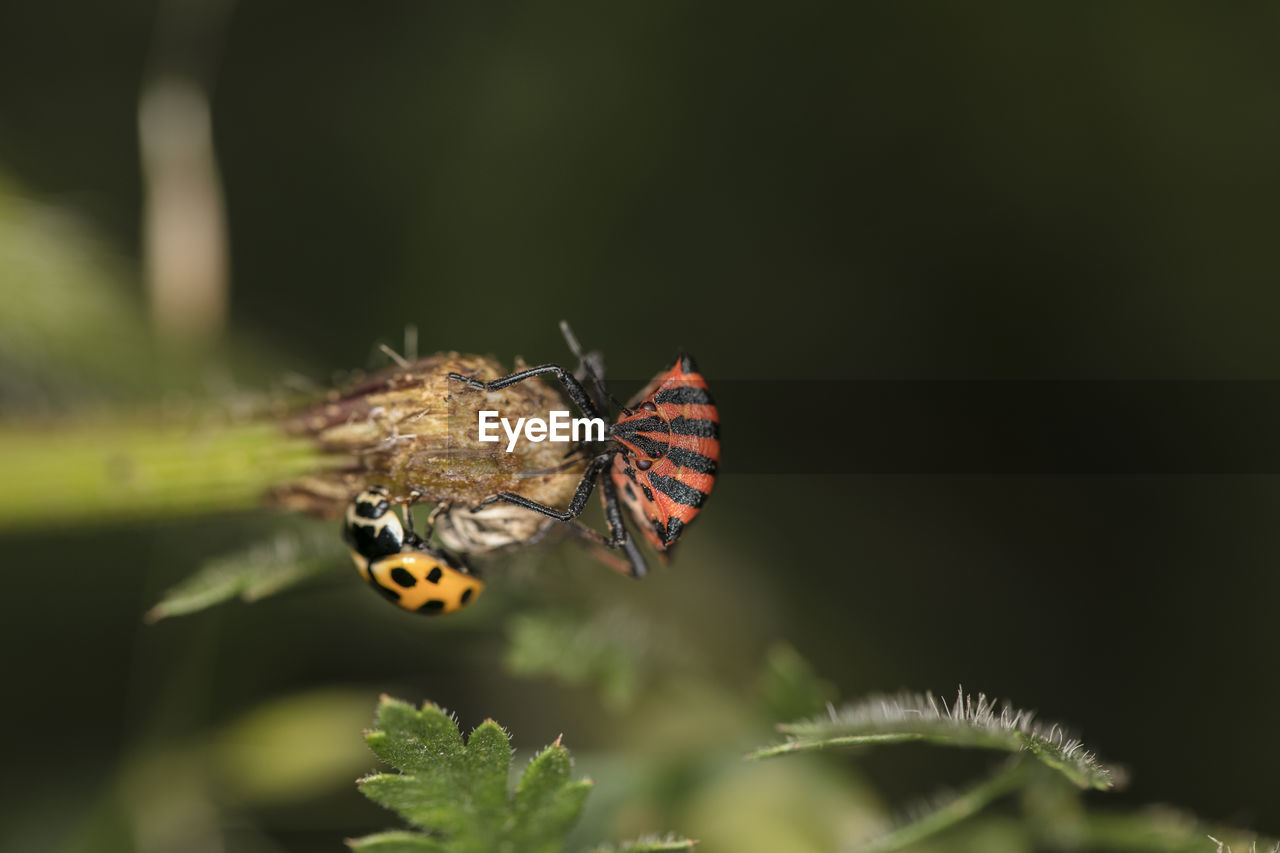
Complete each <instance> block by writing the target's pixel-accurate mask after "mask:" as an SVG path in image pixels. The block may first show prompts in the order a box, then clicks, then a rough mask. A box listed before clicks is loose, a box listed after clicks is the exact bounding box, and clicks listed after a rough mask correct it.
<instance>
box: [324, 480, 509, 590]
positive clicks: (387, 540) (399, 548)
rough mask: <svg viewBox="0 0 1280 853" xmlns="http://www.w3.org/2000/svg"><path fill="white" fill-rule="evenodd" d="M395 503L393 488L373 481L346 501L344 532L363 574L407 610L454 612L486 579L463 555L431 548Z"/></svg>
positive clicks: (481, 586)
mask: <svg viewBox="0 0 1280 853" xmlns="http://www.w3.org/2000/svg"><path fill="white" fill-rule="evenodd" d="M405 521H406V522H407V529H406V525H405V524H401V522H400V518H399V516H397V515H396V513H395V511H394V510H392V508H391V498H390V493H389V492H388V491H387V489H386V488H384V487H383V486H371V487H369V488H367V489H365V490H364V491H363V492H361V493H360V494H358V495H356V496H355V498H354V499H353V500H352V501H351V503H350V504H349V505H348V506H347V514H346V519H345V520H344V522H343V527H342V532H343V537H344V538H345V539H346V540H347V545H348V546H349V547H350V549H351V559H352V560H354V561H355V564H356V568H357V569H359V570H360V576H361V577H363V578H364V579H365V581H367V582H368V584H369V585H370V586H372V587H373V588H374V589H376V590H377V591H378V592H380V593H382V594H383V595H384V596H385V597H386V598H387V599H388V600H390V601H392V602H393V603H395V604H396V605H398V606H399V607H402V608H404V609H405V610H412V611H413V612H415V613H429V614H434V613H453V612H454V611H456V610H461V609H462V608H464V607H466V606H467V605H468V604H470V603H471V602H473V601H475V600H476V598H478V597H479V596H480V593H481V592H482V591H483V590H484V581H482V580H480V577H479V575H477V574H476V572H475V571H473V570H472V569H471V567H470V566H468V565H467V563H466V561H465V560H463V559H462V558H461V557H456V556H454V555H453V554H450V553H449V552H447V551H443V550H441V549H439V548H432V547H431V546H430V545H428V544H427V542H426V541H425V540H424V539H423V538H422V537H420V536H418V535H417V534H415V533H414V532H413V525H412V521H411V519H410V516H409V512H408V510H407V509H406V511H405Z"/></svg>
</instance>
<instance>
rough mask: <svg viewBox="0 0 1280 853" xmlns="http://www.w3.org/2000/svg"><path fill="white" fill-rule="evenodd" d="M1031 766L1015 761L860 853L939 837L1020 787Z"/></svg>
mask: <svg viewBox="0 0 1280 853" xmlns="http://www.w3.org/2000/svg"><path fill="white" fill-rule="evenodd" d="M1029 767H1030V765H1029V764H1028V763H1027V762H1026V761H1024V760H1022V759H1015V760H1013V761H1012V762H1010V763H1008V764H1006V765H1004V766H1003V767H1002V768H1001V769H1000V770H998V771H996V772H995V773H994V774H992V775H991V776H989V777H987V778H986V779H984V780H982V781H981V782H978V783H977V784H975V785H974V786H973V787H971V788H969V790H967V791H965V792H964V793H963V794H961V795H960V796H958V797H956V798H955V799H953V800H951V801H950V802H948V803H947V804H946V805H943V806H940V807H938V808H937V809H935V810H933V811H931V812H929V813H928V814H926V815H924V816H923V817H921V818H919V819H917V820H914V821H912V822H910V823H907V824H904V825H903V826H900V827H898V828H897V829H894V830H892V831H891V832H888V833H885V834H884V835H881V836H878V837H877V838H875V839H872V840H871V841H869V842H867V843H866V844H864V845H861V846H859V847H857V848H856V853H888V851H893V850H901V849H902V848H903V847H907V846H908V845H911V844H915V843H917V842H920V841H923V840H924V839H926V838H929V837H931V836H934V835H937V834H938V833H939V832H942V831H943V830H945V829H947V828H948V827H951V826H954V825H955V824H957V823H959V822H960V821H962V820H965V819H967V818H970V817H972V816H973V815H975V814H977V813H978V812H980V811H982V809H984V808H986V807H987V806H988V805H990V804H991V803H992V802H994V801H995V800H997V799H999V798H1000V797H1002V796H1004V795H1005V794H1008V793H1010V792H1011V791H1014V790H1016V789H1018V788H1020V787H1021V786H1022V785H1023V784H1024V783H1025V782H1026V780H1027V778H1028V768H1029Z"/></svg>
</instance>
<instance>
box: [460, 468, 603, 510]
mask: <svg viewBox="0 0 1280 853" xmlns="http://www.w3.org/2000/svg"><path fill="white" fill-rule="evenodd" d="M613 456H614V454H613V453H602V454H601V455H599V456H597V457H595V458H594V459H592V460H591V464H589V465H587V470H586V471H585V472H584V473H583V475H582V479H581V480H580V481H579V482H578V490H577V491H576V492H574V493H573V500H571V501H569V508H568V509H564V510H559V509H556V508H555V507H550V506H547V505H546V504H540V503H538V502H537V501H534V500H530V499H529V498H526V497H525V496H524V495H517V494H516V493H515V492H498V493H497V494H496V495H493V496H492V497H488V498H485V499H484V500H483V501H481V502H480V506H478V507H476V508H475V509H473V510H471V511H472V512H479V511H480V509H481V508H482V507H486V506H488V505H489V504H491V503H496V502H497V501H505V502H507V503H509V504H515V505H516V506H522V507H524V508H525V509H528V510H533V511H534V512H538V513H541V514H543V515H545V516H547V517H548V518H554V519H556V520H557V521H566V522H567V521H572V520H573V519H575V518H577V517H578V516H580V515H582V511H583V510H584V509H586V508H587V499H588V498H590V497H591V491H592V490H593V489H594V488H595V487H596V480H597V479H599V476H600V472H601V471H603V470H604V469H605V467H606V466H607V465H609V464H610V463H611V462H613Z"/></svg>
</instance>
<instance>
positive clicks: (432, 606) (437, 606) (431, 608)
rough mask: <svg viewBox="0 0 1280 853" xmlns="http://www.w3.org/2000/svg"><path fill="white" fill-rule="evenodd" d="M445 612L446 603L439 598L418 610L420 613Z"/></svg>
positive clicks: (431, 600) (430, 600)
mask: <svg viewBox="0 0 1280 853" xmlns="http://www.w3.org/2000/svg"><path fill="white" fill-rule="evenodd" d="M441 610H444V602H443V601H441V600H440V599H438V598H432V599H429V600H428V601H427V603H426V604H424V605H422V606H421V607H419V608H418V612H419V613H439V612H440V611H441Z"/></svg>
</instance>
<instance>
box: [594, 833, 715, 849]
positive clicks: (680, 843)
mask: <svg viewBox="0 0 1280 853" xmlns="http://www.w3.org/2000/svg"><path fill="white" fill-rule="evenodd" d="M697 843H698V842H696V841H693V840H690V839H688V838H677V837H675V836H674V835H665V836H662V837H658V836H656V835H649V836H646V837H644V838H637V839H636V840H634V841H624V842H622V843H621V844H617V845H614V844H602V845H601V846H599V847H597V848H595V849H594V850H593V851H592V853H667V851H672V850H692V849H693V848H694V846H695V845H696V844H697Z"/></svg>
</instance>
